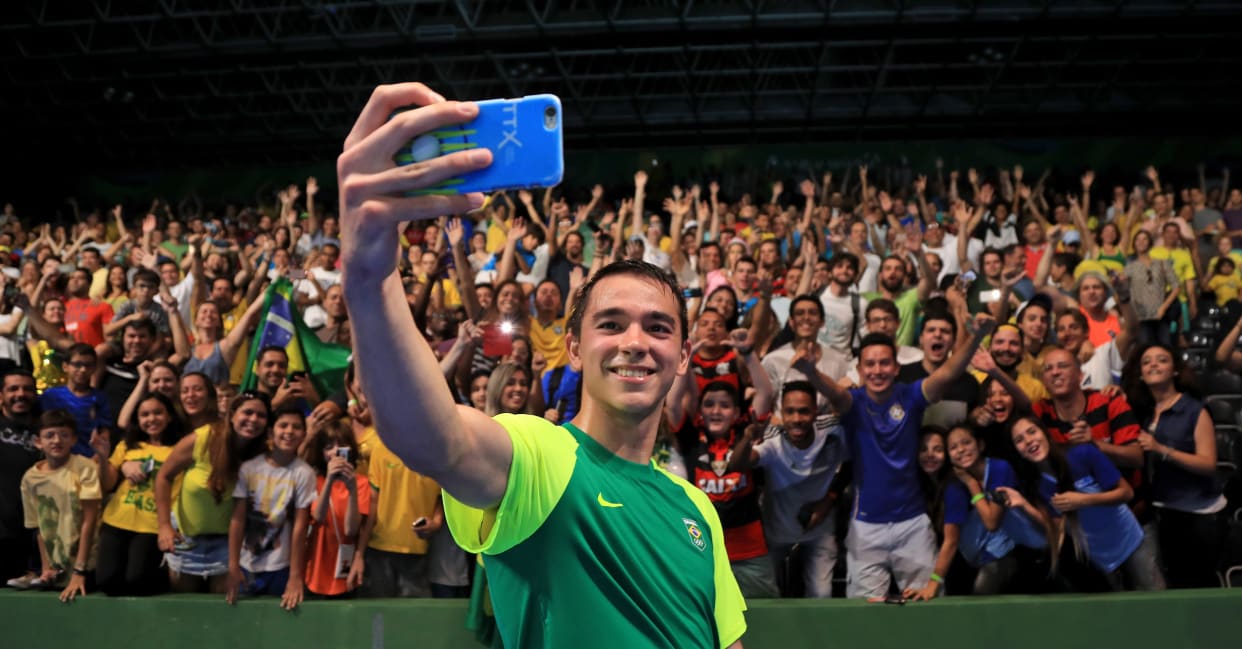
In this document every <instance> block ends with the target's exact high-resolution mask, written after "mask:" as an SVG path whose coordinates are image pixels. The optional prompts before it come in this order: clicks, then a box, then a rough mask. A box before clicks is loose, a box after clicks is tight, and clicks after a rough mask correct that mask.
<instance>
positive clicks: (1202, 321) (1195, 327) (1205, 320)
mask: <svg viewBox="0 0 1242 649" xmlns="http://www.w3.org/2000/svg"><path fill="white" fill-rule="evenodd" d="M1220 329H1221V323H1220V321H1219V320H1217V319H1215V318H1212V317H1211V316H1209V315H1208V314H1206V313H1201V314H1199V317H1197V318H1195V319H1194V321H1192V322H1191V323H1190V330H1191V331H1192V332H1195V331H1209V332H1219V331H1220Z"/></svg>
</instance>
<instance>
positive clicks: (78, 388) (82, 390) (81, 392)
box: [65, 383, 91, 397]
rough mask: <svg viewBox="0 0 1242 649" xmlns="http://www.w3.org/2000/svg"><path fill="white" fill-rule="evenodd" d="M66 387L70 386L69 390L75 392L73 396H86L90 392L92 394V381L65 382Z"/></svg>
mask: <svg viewBox="0 0 1242 649" xmlns="http://www.w3.org/2000/svg"><path fill="white" fill-rule="evenodd" d="M65 387H66V388H68V389H69V392H71V393H73V396H75V397H84V396H86V395H88V394H90V393H91V384H90V383H85V384H82V385H75V384H73V383H66V384H65Z"/></svg>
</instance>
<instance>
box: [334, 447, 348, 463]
mask: <svg viewBox="0 0 1242 649" xmlns="http://www.w3.org/2000/svg"><path fill="white" fill-rule="evenodd" d="M336 456H337V457H343V458H345V459H346V460H348V459H349V447H348V446H338V447H336Z"/></svg>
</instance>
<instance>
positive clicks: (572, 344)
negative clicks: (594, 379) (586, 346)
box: [565, 331, 582, 373]
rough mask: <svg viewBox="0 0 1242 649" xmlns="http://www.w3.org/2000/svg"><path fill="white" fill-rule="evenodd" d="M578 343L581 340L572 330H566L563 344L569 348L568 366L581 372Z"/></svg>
mask: <svg viewBox="0 0 1242 649" xmlns="http://www.w3.org/2000/svg"><path fill="white" fill-rule="evenodd" d="M580 343H581V341H580V340H579V339H578V337H577V336H575V335H574V333H573V332H572V331H570V332H566V334H565V346H566V347H567V348H568V350H569V366H570V367H572V368H573V370H574V371H575V372H579V373H580V372H582V354H581V353H580V352H581V350H580Z"/></svg>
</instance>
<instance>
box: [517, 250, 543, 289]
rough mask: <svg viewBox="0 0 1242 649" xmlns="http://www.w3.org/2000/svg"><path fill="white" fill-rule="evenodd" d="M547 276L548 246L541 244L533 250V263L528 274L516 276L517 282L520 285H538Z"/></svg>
mask: <svg viewBox="0 0 1242 649" xmlns="http://www.w3.org/2000/svg"><path fill="white" fill-rule="evenodd" d="M547 274H548V244H546V243H541V244H539V247H537V248H535V263H533V264H531V265H530V272H529V273H521V272H519V273H518V274H517V281H519V282H521V283H522V284H538V283H539V282H542V281H543V278H544V277H546V276H547Z"/></svg>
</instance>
